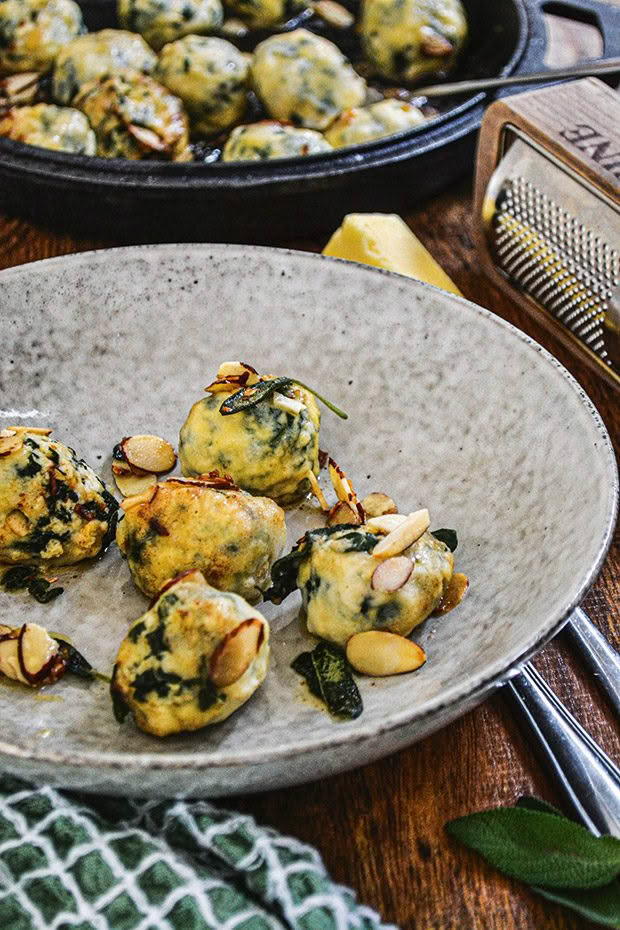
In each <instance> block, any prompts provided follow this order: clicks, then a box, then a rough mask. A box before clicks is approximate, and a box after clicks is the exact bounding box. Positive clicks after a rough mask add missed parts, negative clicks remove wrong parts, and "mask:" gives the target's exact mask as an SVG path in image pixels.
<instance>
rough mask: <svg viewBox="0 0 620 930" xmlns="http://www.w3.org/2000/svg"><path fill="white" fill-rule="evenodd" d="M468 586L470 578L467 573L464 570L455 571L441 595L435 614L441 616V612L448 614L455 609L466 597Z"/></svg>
mask: <svg viewBox="0 0 620 930" xmlns="http://www.w3.org/2000/svg"><path fill="white" fill-rule="evenodd" d="M468 588H469V578H468V577H467V575H464V574H463V572H455V573H454V574H453V575H452V578H451V579H450V581H449V582H448V584H447V585H446V588H445V590H444V592H443V594H442V595H441V600H440V601H439V604H438V605H437V607H436V608H435V610H434V611H433V614H434V615H435V616H441V614H447V613H448V612H449V611H450V610H454V608H455V607H457V606H458V605H459V604H460V603H461V601H462V600H463V598H464V597H465V594H466V592H467V589H468Z"/></svg>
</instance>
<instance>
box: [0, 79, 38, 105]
mask: <svg viewBox="0 0 620 930" xmlns="http://www.w3.org/2000/svg"><path fill="white" fill-rule="evenodd" d="M40 77H41V75H40V74H39V73H38V72H36V71H24V72H22V73H21V74H11V75H10V76H9V77H6V78H3V80H1V81H0V101H1V102H2V103H3V104H4V105H6V104H9V105H10V106H18V105H21V106H23V105H24V104H27V103H32V101H33V100H34V98H35V97H36V95H37V91H38V89H39V78H40Z"/></svg>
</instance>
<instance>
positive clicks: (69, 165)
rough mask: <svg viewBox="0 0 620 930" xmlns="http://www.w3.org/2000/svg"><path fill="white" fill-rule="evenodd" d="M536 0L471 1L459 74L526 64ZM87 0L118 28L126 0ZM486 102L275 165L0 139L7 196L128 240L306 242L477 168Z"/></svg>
mask: <svg viewBox="0 0 620 930" xmlns="http://www.w3.org/2000/svg"><path fill="white" fill-rule="evenodd" d="M348 2H353V0H348ZM534 2H535V0H465V6H466V8H467V13H468V18H469V22H470V40H469V42H468V45H467V48H466V49H465V51H464V53H463V55H462V58H461V62H460V64H459V67H458V69H457V71H456V72H454V73H453V75H451V78H452V77H454V78H455V79H456V78H466V77H487V76H492V75H496V74H502V73H511V72H513V71H515V70H516V69H517V68H518V65H519V62H520V61H521V59H522V57H523V55H524V52H525V51H526V50H527V47H528V42H531V40H532V35H533V30H532V22H533V21H534V19H535V17H534V14H533V12H532V10H533V9H534V7H532V10H530V9H529V7H530V5H531V4H532V3H534ZM82 7H83V10H84V15H85V19H86V22H87V25H88V27H89V29H90V30H95V29H100V28H104V27H106V26H115V25H118V23H117V19H116V4H115V2H114V0H84V3H83V4H82ZM536 9H537V8H536ZM528 10H529V12H528ZM537 16H538V19H539V20H540V14H539V13H537ZM298 25H299V22H298V21H292V22H290V23H289V24H287V26H286V27H285V28H289V29H290V28H295V27H296V26H298ZM303 25H304V26H305V27H307V28H313V29H315V30H316V31H317V32H318V31H320V32H322V33H323V34H325V35H326V37H328V38H330V39H332V40H334V39H337V40H338V44H339V45H340V46H341V47H342V48H343V51H345V52H346V53H347V54H349V55H350V56H351V57H352V59H353V60H354V61H355V59H356V54H358V53H356V50H355V44H354V43H355V42H357V39H356V38H355V37H354V36H349V38H348V40H347V38H346V37H343V36H342V33H335V32H334V30H331V31H330V30H329V29H328V28H326V27H325V25H324V24H322V22H321V21H317V18H316V17H313V18H312V20H311V21H308V22H304V23H303ZM539 26H540V23H539ZM534 32H535V30H534ZM539 33H540V29H539ZM263 37H264V36H263ZM538 38H540V34H538ZM347 41H348V43H349V44H348V46H347ZM543 44H544V42H543ZM541 55H542V50H541ZM530 57H531V56H530ZM485 102H486V98H485V97H484V96H483V95H477V96H472V97H470V98H468V99H465V100H463V99H460V100H455V99H452V100H450V99H448V100H446V101H444V102H443V104H442V107H441V112H440V115H439V116H438V117H437V118H436V119H434V120H432V121H431V122H429V123H427V124H425V125H424V126H423V127H420V128H419V129H417V130H413V131H412V132H408V133H404V134H401V135H399V136H394V137H390V138H388V139H383V140H379V141H377V142H373V143H368V144H366V145H364V146H357V147H354V148H351V149H343V150H339V151H337V152H333V153H332V152H329V153H325V154H321V155H316V156H311V157H307V158H297V159H281V160H278V161H271V162H254V163H237V164H235V163H221V162H216V163H212V164H204V163H200V162H192V163H189V164H178V163H177V164H170V163H165V162H157V161H141V162H131V161H128V160H122V159H102V158H88V157H86V156H76V155H69V154H65V153H58V152H51V151H48V150H45V149H38V148H35V147H33V146H26V145H22V144H20V143H16V142H12V141H10V140H7V139H0V204H1V205H2V206H3V208H4V209H5V210H7V211H8V212H13V213H17V214H21V215H24V216H27V217H30V218H33V219H35V220H38V221H42V222H44V223H51V224H53V225H54V226H58V225H59V224H60V225H62V226H64V227H66V228H70V229H77V230H79V231H84V232H88V233H89V234H97V235H112V236H113V237H114V239H115V240H116V241H119V242H147V241H173V240H191V239H203V238H207V239H210V240H212V241H215V240H220V241H221V240H224V239H227V240H230V241H245V242H274V241H275V242H277V241H282V240H283V239H286V238H297V239H299V238H300V237H305V236H309V235H313V234H316V233H318V232H319V231H320V230H329V229H330V228H331V227H333V226H334V224H335V223H336V222H337V221H338V222H339V221H340V218H341V217H342V215H343V214H344V213H345V212H351V211H352V210H370V209H391V210H399V211H402V209H403V206H404V205H405V204H408V203H412V202H414V201H416V200H419V199H421V198H423V197H425V196H429V195H431V194H433V193H435V192H436V191H437V190H439V189H441V188H442V187H445V186H446V184H448V183H450V182H451V181H452V180H454V179H455V178H456V177H458V176H460V175H462V174H463V173H465V172H466V171H467V170H469V169H470V168H471V164H472V162H473V153H474V141H475V132H476V130H477V128H478V126H479V124H480V120H481V118H482V113H483V109H484V104H485ZM412 182H413V183H412ZM267 218H268V222H266V219H267Z"/></svg>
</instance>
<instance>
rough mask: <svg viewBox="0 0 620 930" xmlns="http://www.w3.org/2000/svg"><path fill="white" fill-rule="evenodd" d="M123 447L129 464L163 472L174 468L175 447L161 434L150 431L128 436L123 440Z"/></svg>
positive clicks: (159, 472) (158, 472)
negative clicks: (153, 434) (149, 432)
mask: <svg viewBox="0 0 620 930" xmlns="http://www.w3.org/2000/svg"><path fill="white" fill-rule="evenodd" d="M121 449H122V450H123V454H124V456H125V458H126V459H127V461H128V462H129V464H130V465H131V466H132V467H134V468H141V469H142V470H143V471H150V472H155V474H161V473H162V472H165V471H170V469H171V468H174V466H175V463H176V460H177V457H176V454H175V451H174V449H173V448H172V446H171V445H170V443H169V442H167V441H166V440H165V439H162V438H161V437H160V436H152V435H150V434H148V433H146V434H139V435H138V436H128V437H127V438H126V439H123V441H122V442H121Z"/></svg>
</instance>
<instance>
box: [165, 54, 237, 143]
mask: <svg viewBox="0 0 620 930" xmlns="http://www.w3.org/2000/svg"><path fill="white" fill-rule="evenodd" d="M249 72H250V65H249V62H248V60H247V58H246V56H245V55H243V53H242V52H240V51H239V49H238V48H236V47H235V46H234V45H233V44H232V43H231V42H227V41H226V40H225V39H216V38H212V37H207V36H185V37H184V38H183V39H178V40H177V41H176V42H170V43H168V45H165V46H164V48H163V49H162V51H161V54H160V56H159V61H158V63H157V68H156V70H155V74H154V77H155V78H157V80H158V81H161V83H162V84H165V86H166V87H168V88H169V89H170V90H171V91H172V93H173V94H176V96H177V97H179V98H180V99H181V100H182V101H183V103H184V105H185V109H186V110H187V112H188V114H189V117H190V120H191V126H192V132H195V133H197V134H198V135H204V136H208V135H212V134H213V133H217V132H220V131H221V130H222V129H227V128H228V127H229V126H232V125H233V124H234V123H236V122H238V121H239V120H240V119H241V118H242V117H243V114H244V113H245V109H246V106H247V85H248V79H249Z"/></svg>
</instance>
